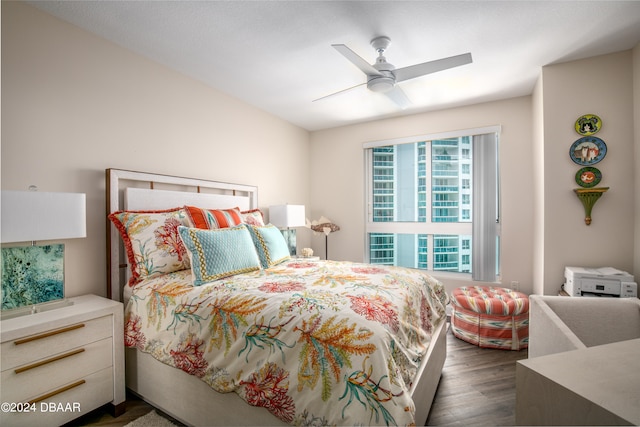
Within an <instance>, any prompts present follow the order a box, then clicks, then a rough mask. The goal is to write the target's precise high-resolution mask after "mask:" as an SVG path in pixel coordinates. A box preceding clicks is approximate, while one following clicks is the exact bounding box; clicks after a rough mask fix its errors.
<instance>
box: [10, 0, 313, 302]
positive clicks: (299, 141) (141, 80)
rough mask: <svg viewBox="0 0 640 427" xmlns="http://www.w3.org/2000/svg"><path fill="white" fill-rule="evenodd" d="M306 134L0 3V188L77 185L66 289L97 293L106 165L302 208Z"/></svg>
mask: <svg viewBox="0 0 640 427" xmlns="http://www.w3.org/2000/svg"><path fill="white" fill-rule="evenodd" d="M308 139H309V134H308V132H307V131H305V130H303V129H300V128H298V127H295V126H293V125H291V124H289V123H287V122H284V121H282V120H280V119H277V118H275V117H274V116H272V115H269V114H266V113H264V112H263V111H260V110H257V109H255V108H253V107H250V106H248V105H247V104H245V103H242V102H239V101H237V100H235V99H233V98H230V97H228V96H226V95H224V94H222V93H220V92H217V91H215V90H212V89H211V88H208V87H207V86H205V85H203V84H201V83H199V82H197V81H194V80H192V79H189V78H186V77H184V76H183V75H180V74H178V73H176V72H173V71H171V70H169V69H167V68H165V67H163V66H160V65H159V64H157V63H154V62H152V61H149V60H146V59H144V58H143V57H141V56H138V55H135V54H133V53H131V52H130V51H127V50H125V49H122V48H120V47H118V46H115V45H113V44H111V43H109V42H107V41H105V40H103V39H100V38H98V37H95V36H93V35H91V34H89V33H87V32H85V31H83V30H80V29H79V28H77V27H74V26H71V25H68V24H66V23H63V22H62V21H60V20H57V19H55V18H53V17H51V16H49V15H47V14H44V13H42V12H40V11H38V10H36V9H34V8H32V7H30V6H27V5H25V4H21V3H17V2H2V147H1V149H2V172H1V173H2V188H3V189H11V190H26V189H27V187H28V186H29V185H30V184H35V185H37V186H38V187H39V188H40V190H41V191H65V192H83V193H86V194H87V234H88V237H87V238H86V239H77V240H69V241H66V242H64V243H66V290H67V294H68V295H69V296H75V295H79V294H84V293H95V294H99V295H106V272H105V269H106V267H105V263H106V262H105V260H106V255H105V196H104V191H105V189H104V187H105V183H104V170H105V169H106V168H110V167H113V168H122V169H132V170H139V171H145V172H157V173H164V174H172V175H179V176H187V177H197V178H204V179H212V180H219V181H228V182H238V183H244V184H250V185H257V186H259V190H260V200H259V204H260V207H261V208H266V207H268V206H269V205H270V204H279V203H286V202H289V203H301V204H305V205H307V206H309V203H310V200H309V196H308V194H309V179H308V173H307V169H308V162H307V159H308V158H309V141H308ZM283 165H285V166H286V167H283ZM265 210H266V209H265ZM301 234H303V233H301ZM301 237H302V239H307V241H308V239H309V236H307V235H303V236H301Z"/></svg>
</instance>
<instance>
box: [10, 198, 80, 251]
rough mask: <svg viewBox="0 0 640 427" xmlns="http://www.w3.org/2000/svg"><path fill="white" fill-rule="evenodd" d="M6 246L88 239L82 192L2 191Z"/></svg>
mask: <svg viewBox="0 0 640 427" xmlns="http://www.w3.org/2000/svg"><path fill="white" fill-rule="evenodd" d="M1 221H2V224H1V228H0V240H1V241H2V243H10V242H28V241H36V240H56V239H73V238H76V237H86V236H87V226H86V222H87V219H86V196H85V195H84V194H82V193H48V192H40V191H5V190H2V209H1Z"/></svg>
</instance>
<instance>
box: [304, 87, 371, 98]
mask: <svg viewBox="0 0 640 427" xmlns="http://www.w3.org/2000/svg"><path fill="white" fill-rule="evenodd" d="M364 85H366V83H360V84H357V85H355V86H351V87H348V88H346V89H342V90H339V91H337V92H334V93H330V94H329V95H325V96H322V97H320V98H318V99H314V100H313V101H311V102H316V101H320V100H323V99H326V98H330V97H332V96H335V95H340V94H342V93H345V92H348V91H350V90H352V89H355V88H357V87H360V86H364Z"/></svg>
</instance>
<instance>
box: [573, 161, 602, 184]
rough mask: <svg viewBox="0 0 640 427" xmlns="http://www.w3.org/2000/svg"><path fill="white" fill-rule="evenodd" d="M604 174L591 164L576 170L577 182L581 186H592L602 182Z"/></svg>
mask: <svg viewBox="0 0 640 427" xmlns="http://www.w3.org/2000/svg"><path fill="white" fill-rule="evenodd" d="M601 180H602V174H601V173H600V171H599V170H598V169H596V168H593V167H591V166H587V167H584V168H582V169H580V170H579V171H578V172H576V183H578V185H579V186H580V187H584V188H591V187H595V186H596V185H598V184H600V181H601Z"/></svg>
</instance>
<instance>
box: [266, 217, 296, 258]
mask: <svg viewBox="0 0 640 427" xmlns="http://www.w3.org/2000/svg"><path fill="white" fill-rule="evenodd" d="M269 222H271V224H273V225H275V226H276V227H278V228H279V229H281V231H282V235H283V236H284V238H285V240H286V241H287V244H288V246H289V253H290V254H291V255H292V256H295V255H296V230H292V229H291V228H293V227H304V225H305V215H304V205H274V206H269Z"/></svg>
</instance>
